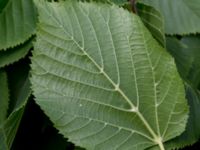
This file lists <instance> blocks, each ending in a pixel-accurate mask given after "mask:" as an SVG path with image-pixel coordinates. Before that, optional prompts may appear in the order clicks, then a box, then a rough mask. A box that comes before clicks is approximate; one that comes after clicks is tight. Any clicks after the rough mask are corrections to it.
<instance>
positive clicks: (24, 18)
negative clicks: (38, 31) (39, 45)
mask: <svg viewBox="0 0 200 150" xmlns="http://www.w3.org/2000/svg"><path fill="white" fill-rule="evenodd" d="M35 27H36V10H35V8H34V4H33V2H32V0H9V1H8V3H7V5H6V6H5V7H4V8H3V10H2V12H1V13H0V35H1V36H0V50H2V49H7V48H10V47H14V46H16V45H19V44H21V43H24V42H25V41H26V40H27V39H28V38H30V37H31V36H32V34H34V33H35Z"/></svg>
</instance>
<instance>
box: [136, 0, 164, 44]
mask: <svg viewBox="0 0 200 150" xmlns="http://www.w3.org/2000/svg"><path fill="white" fill-rule="evenodd" d="M137 12H138V14H139V16H140V17H141V20H142V21H143V23H144V24H145V26H146V27H147V28H148V29H149V30H150V31H151V33H152V35H153V36H154V37H155V38H156V39H157V40H158V42H159V43H160V44H161V45H162V46H163V47H165V45H166V44H165V31H164V20H163V17H162V15H161V14H160V13H159V12H158V11H157V10H156V9H155V8H154V7H151V6H148V5H145V4H143V3H137Z"/></svg>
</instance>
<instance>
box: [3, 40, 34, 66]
mask: <svg viewBox="0 0 200 150" xmlns="http://www.w3.org/2000/svg"><path fill="white" fill-rule="evenodd" d="M31 47H32V39H30V40H28V41H26V42H25V43H24V44H22V45H19V46H17V47H14V48H9V49H8V50H6V51H0V67H4V66H7V65H10V64H12V63H14V62H16V61H18V60H19V59H21V58H23V57H25V56H26V55H27V53H28V52H29V50H30V49H31Z"/></svg>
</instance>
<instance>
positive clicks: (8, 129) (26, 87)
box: [0, 67, 31, 150]
mask: <svg viewBox="0 0 200 150" xmlns="http://www.w3.org/2000/svg"><path fill="white" fill-rule="evenodd" d="M23 69H24V68H23V67H21V68H20V69H18V72H14V71H13V70H12V73H14V75H12V76H15V79H16V80H14V82H12V84H11V81H10V80H9V79H11V78H10V77H9V76H8V80H9V83H10V86H9V87H10V104H9V109H8V110H9V111H8V114H7V116H8V117H6V118H4V120H3V121H2V122H0V150H9V149H10V148H11V146H12V143H13V140H14V138H15V135H16V132H17V129H18V126H19V123H20V121H21V118H22V115H23V112H24V108H25V105H26V103H27V100H28V98H29V96H30V93H31V90H30V82H29V79H28V73H27V72H25V71H24V72H23ZM0 79H1V78H0ZM13 90H15V91H13ZM13 93H15V94H13ZM13 99H14V101H13ZM1 111H2V109H1Z"/></svg>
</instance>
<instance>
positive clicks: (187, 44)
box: [167, 36, 200, 89]
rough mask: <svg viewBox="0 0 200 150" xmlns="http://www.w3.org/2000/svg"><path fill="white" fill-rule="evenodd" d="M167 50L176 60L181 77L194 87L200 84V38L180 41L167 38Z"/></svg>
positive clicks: (193, 37)
mask: <svg viewBox="0 0 200 150" xmlns="http://www.w3.org/2000/svg"><path fill="white" fill-rule="evenodd" d="M167 49H168V51H169V52H170V53H171V54H172V56H173V57H174V58H175V61H176V64H177V67H178V71H179V73H180V75H181V77H182V78H183V79H184V80H186V82H188V84H190V85H191V86H192V87H194V89H195V88H197V87H198V85H199V84H200V36H187V37H183V38H182V39H181V40H178V39H176V38H174V37H167Z"/></svg>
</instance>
